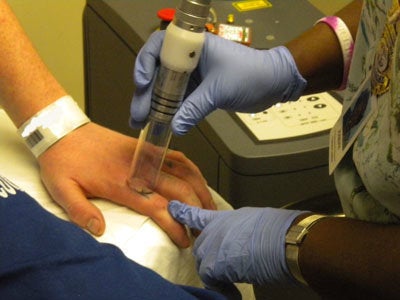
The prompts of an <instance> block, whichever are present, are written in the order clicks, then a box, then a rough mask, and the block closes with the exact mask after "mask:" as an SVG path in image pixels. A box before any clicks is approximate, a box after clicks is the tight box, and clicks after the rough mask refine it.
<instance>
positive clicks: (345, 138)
mask: <svg viewBox="0 0 400 300" xmlns="http://www.w3.org/2000/svg"><path fill="white" fill-rule="evenodd" d="M375 106H376V97H375V96H373V95H372V94H371V77H370V76H367V78H366V79H365V80H364V82H363V83H362V84H361V86H360V88H359V89H358V91H357V93H356V94H355V95H354V97H353V99H352V100H351V103H350V105H349V107H348V108H347V109H346V111H345V112H344V113H343V114H342V116H341V117H340V119H339V120H338V121H337V122H336V124H335V126H334V127H333V128H332V130H331V133H330V137H329V144H330V147H329V174H332V173H333V171H334V170H335V168H336V167H337V165H338V164H339V162H340V161H341V160H342V158H343V157H344V155H345V154H346V153H347V151H348V150H349V149H350V148H351V146H352V145H353V143H354V141H355V140H356V138H357V136H358V135H359V133H360V132H361V130H362V129H363V128H364V126H365V124H366V123H367V121H368V119H369V118H370V117H371V115H372V114H373V112H374V111H376V109H375Z"/></svg>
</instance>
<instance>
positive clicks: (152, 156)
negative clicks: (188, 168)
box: [128, 0, 211, 194]
mask: <svg viewBox="0 0 400 300" xmlns="http://www.w3.org/2000/svg"><path fill="white" fill-rule="evenodd" d="M210 2H211V0H182V1H181V2H180V4H179V6H178V7H177V9H176V12H175V16H174V19H173V20H172V22H171V23H170V24H169V25H168V27H167V29H166V33H165V38H164V41H163V45H162V48H161V53H160V62H161V65H160V68H159V71H158V74H157V77H156V80H155V84H154V89H153V94H152V103H151V109H150V114H149V116H148V120H147V124H146V126H145V127H144V129H143V130H142V131H141V133H140V136H139V140H138V144H137V146H136V150H135V154H134V156H133V161H132V165H131V169H130V174H129V177H128V185H129V186H130V187H131V188H132V189H133V190H135V191H137V192H139V193H142V194H145V193H146V192H147V191H151V190H153V189H154V188H155V187H156V185H157V181H158V178H159V175H160V172H161V168H162V165H163V162H164V158H165V155H166V153H167V150H168V147H169V143H170V140H171V135H172V131H171V121H172V118H173V117H174V115H175V113H176V111H177V110H178V108H179V106H180V105H181V102H182V99H183V97H184V95H185V92H186V88H187V84H188V81H189V77H190V74H191V72H192V71H193V70H194V69H195V68H196V66H197V64H198V61H199V58H200V54H201V50H202V47H203V44H204V39H205V32H204V31H205V24H206V21H207V17H208V15H209V10H210Z"/></svg>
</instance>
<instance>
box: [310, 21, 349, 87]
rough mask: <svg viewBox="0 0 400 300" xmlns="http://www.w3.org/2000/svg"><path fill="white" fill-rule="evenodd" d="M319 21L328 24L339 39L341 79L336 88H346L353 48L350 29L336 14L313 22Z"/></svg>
mask: <svg viewBox="0 0 400 300" xmlns="http://www.w3.org/2000/svg"><path fill="white" fill-rule="evenodd" d="M321 22H322V23H325V24H327V25H329V27H330V28H332V30H333V31H334V32H335V34H336V37H337V39H338V41H339V44H340V47H341V48H342V54H343V79H342V83H341V84H340V87H339V88H338V90H343V89H345V88H346V85H347V77H348V75H349V69H350V63H351V59H352V56H353V49H354V41H353V37H352V36H351V33H350V30H349V29H348V28H347V26H346V24H345V23H344V22H343V21H342V19H340V18H339V17H336V16H328V17H324V18H322V19H319V20H318V21H317V22H315V24H317V23H321ZM315 24H314V25H315Z"/></svg>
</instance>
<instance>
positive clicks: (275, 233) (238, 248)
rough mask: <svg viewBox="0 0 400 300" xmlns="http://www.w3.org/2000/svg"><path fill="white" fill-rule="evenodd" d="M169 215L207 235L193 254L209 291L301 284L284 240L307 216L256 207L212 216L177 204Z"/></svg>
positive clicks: (215, 213) (170, 208)
mask: <svg viewBox="0 0 400 300" xmlns="http://www.w3.org/2000/svg"><path fill="white" fill-rule="evenodd" d="M168 210H169V212H170V213H171V215H172V216H173V217H174V218H175V219H176V220H177V221H179V222H181V223H183V224H186V225H188V226H189V227H190V228H195V229H198V230H202V232H201V234H200V235H199V237H198V238H197V239H196V242H195V244H194V248H193V254H194V255H195V257H196V262H197V268H198V272H199V274H200V277H201V279H202V280H203V282H204V283H205V285H206V286H208V287H210V288H212V287H213V286H218V285H219V284H220V283H228V282H247V283H255V284H265V283H288V282H296V280H295V279H294V277H293V276H292V275H291V273H290V271H289V270H288V267H287V264H286V258H285V236H286V232H287V230H288V229H289V227H290V225H291V223H292V222H293V220H294V219H295V218H296V217H297V216H298V215H300V214H302V213H305V212H303V211H295V210H286V209H278V208H251V207H245V208H241V209H237V210H232V211H211V210H203V209H200V208H198V207H193V206H188V205H186V204H183V203H181V202H178V201H171V202H170V203H169V206H168Z"/></svg>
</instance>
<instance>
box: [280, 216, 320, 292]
mask: <svg viewBox="0 0 400 300" xmlns="http://www.w3.org/2000/svg"><path fill="white" fill-rule="evenodd" d="M326 217H328V216H325V215H311V216H308V217H306V218H304V219H303V220H301V221H300V222H299V223H298V224H296V225H294V226H292V227H290V228H289V230H288V232H287V234H286V240H285V242H286V263H287V265H288V268H289V270H290V272H291V273H292V275H293V277H294V278H296V279H297V280H298V281H299V282H301V283H303V284H305V285H307V282H306V281H305V279H304V277H303V275H302V274H301V270H300V266H299V247H300V245H301V244H302V242H303V240H304V238H305V237H306V235H307V233H308V231H309V230H310V228H311V227H312V226H313V225H314V224H316V223H317V221H319V220H321V219H323V218H326Z"/></svg>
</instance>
